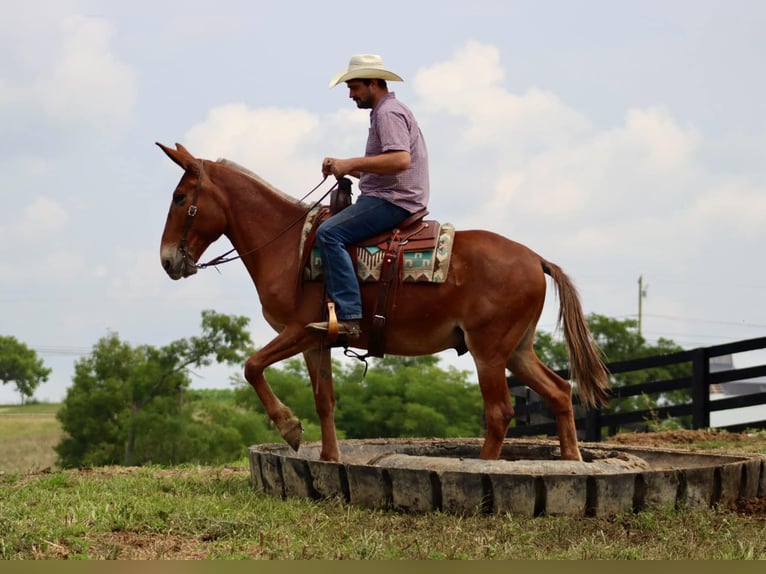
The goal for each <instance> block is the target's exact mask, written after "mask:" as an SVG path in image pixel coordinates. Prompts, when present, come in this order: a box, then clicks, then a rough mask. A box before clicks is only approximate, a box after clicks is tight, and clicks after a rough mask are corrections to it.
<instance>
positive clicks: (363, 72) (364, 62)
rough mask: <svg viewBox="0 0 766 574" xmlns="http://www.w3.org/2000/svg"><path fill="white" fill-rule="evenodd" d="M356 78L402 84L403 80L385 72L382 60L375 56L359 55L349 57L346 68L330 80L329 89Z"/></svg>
mask: <svg viewBox="0 0 766 574" xmlns="http://www.w3.org/2000/svg"><path fill="white" fill-rule="evenodd" d="M356 78H375V79H379V80H391V81H394V82H403V81H404V80H403V79H402V78H400V77H399V76H397V75H396V74H394V73H393V72H390V71H388V70H386V69H385V68H384V67H383V58H381V57H380V56H376V55H375V54H359V55H356V56H351V60H349V62H348V68H347V69H346V70H343V71H342V72H338V73H337V74H336V75H335V77H334V78H333V79H332V80H330V87H331V88H333V87H335V86H337V85H338V84H340V83H341V82H347V81H349V80H354V79H356Z"/></svg>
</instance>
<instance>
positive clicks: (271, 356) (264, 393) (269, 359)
mask: <svg viewBox="0 0 766 574" xmlns="http://www.w3.org/2000/svg"><path fill="white" fill-rule="evenodd" d="M297 333H298V334H302V333H303V328H302V326H301V328H300V329H298V330H297ZM308 341H309V338H308V337H305V336H302V337H301V336H296V333H291V332H290V330H289V329H285V330H284V331H282V333H280V334H279V335H278V336H277V337H276V338H275V339H273V340H272V341H271V342H269V344H268V345H266V346H265V347H264V348H263V349H261V350H260V351H258V352H256V353H255V354H254V355H253V356H251V357H250V358H249V359H248V360H247V362H246V363H245V379H247V382H249V383H250V385H251V386H252V387H253V389H255V392H256V393H257V394H258V398H259V399H261V403H263V407H264V409H266V414H267V415H268V417H269V418H270V419H271V421H272V422H273V423H274V425H275V426H276V427H277V430H278V431H279V434H280V435H281V436H282V438H283V439H284V440H285V442H286V443H287V444H289V445H290V447H291V448H292V449H293V450H296V451H297V450H298V448H300V446H301V435H302V434H303V426H302V425H301V421H300V420H298V418H297V417H296V416H294V415H293V413H292V411H291V410H290V409H289V408H288V407H287V406H286V405H285V404H284V403H282V401H280V400H279V398H278V397H277V396H276V395H275V394H274V391H272V390H271V387H270V386H269V384H268V383H267V382H266V378H265V377H264V376H263V371H264V369H266V367H268V366H269V365H272V364H274V363H276V362H278V361H281V360H283V359H286V358H288V357H292V356H293V355H296V354H297V353H300V352H301V351H303V349H304V348H305V346H306V343H307V342H308Z"/></svg>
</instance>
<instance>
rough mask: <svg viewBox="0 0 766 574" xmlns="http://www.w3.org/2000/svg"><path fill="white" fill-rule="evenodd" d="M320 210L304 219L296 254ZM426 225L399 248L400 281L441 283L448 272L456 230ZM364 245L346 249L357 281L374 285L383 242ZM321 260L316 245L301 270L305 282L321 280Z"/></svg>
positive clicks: (382, 251) (442, 226) (443, 225)
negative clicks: (400, 251) (400, 259)
mask: <svg viewBox="0 0 766 574" xmlns="http://www.w3.org/2000/svg"><path fill="white" fill-rule="evenodd" d="M321 209H322V208H321V207H317V208H315V209H313V210H312V211H311V212H310V213H309V215H308V216H307V217H306V222H305V223H304V225H303V230H302V233H301V243H300V250H299V251H298V253H299V254H301V256H302V254H303V253H304V249H305V242H306V239H307V237H308V235H309V233H310V231H311V229H312V227H313V226H314V220H315V219H316V218H317V216H318V215H319V212H320V210H321ZM423 223H424V224H426V225H427V226H428V228H426V229H425V230H424V231H423V232H422V233H419V234H418V235H417V236H415V237H413V240H412V241H409V242H407V243H405V245H404V246H403V247H402V268H401V272H402V281H404V282H408V283H421V282H422V283H443V282H444V281H445V280H446V278H447V272H448V271H449V265H450V258H451V256H452V242H453V240H454V237H455V228H454V226H453V225H451V224H449V223H445V224H442V225H440V224H439V223H438V222H436V221H427V220H426V221H424V222H423ZM363 243H364V245H355V246H351V247H349V251H351V252H352V253H351V255H352V258H353V259H354V260H355V261H356V272H357V276H358V277H359V281H363V282H374V281H379V280H380V270H381V265H382V262H383V255H384V254H385V252H386V243H385V242H383V243H375V242H367V241H365V242H363ZM322 275H323V273H322V258H321V257H320V255H319V248H318V247H316V245H314V246H312V247H311V253H310V254H309V256H308V258H307V260H306V266H305V268H304V270H303V279H304V281H317V280H320V279H321V278H322Z"/></svg>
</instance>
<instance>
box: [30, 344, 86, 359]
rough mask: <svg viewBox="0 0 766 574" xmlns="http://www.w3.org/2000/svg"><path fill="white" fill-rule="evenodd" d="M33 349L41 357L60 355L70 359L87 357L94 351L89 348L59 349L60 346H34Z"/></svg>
mask: <svg viewBox="0 0 766 574" xmlns="http://www.w3.org/2000/svg"><path fill="white" fill-rule="evenodd" d="M32 349H34V350H35V351H37V352H38V353H40V354H41V355H60V356H69V357H85V356H87V355H90V354H91V352H92V351H93V350H92V349H88V348H87V347H58V346H50V347H46V346H32Z"/></svg>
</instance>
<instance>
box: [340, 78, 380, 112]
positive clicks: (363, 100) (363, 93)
mask: <svg viewBox="0 0 766 574" xmlns="http://www.w3.org/2000/svg"><path fill="white" fill-rule="evenodd" d="M346 86H348V97H349V98H351V99H352V100H354V101H355V102H356V107H357V108H359V109H362V110H369V109H372V107H373V105H374V103H375V94H374V93H373V91H372V83H371V84H370V85H369V86H368V85H366V84H365V83H364V82H362V81H361V80H349V81H348V82H346Z"/></svg>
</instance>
